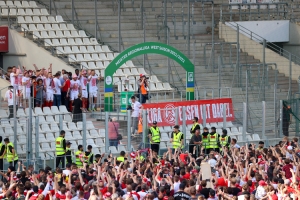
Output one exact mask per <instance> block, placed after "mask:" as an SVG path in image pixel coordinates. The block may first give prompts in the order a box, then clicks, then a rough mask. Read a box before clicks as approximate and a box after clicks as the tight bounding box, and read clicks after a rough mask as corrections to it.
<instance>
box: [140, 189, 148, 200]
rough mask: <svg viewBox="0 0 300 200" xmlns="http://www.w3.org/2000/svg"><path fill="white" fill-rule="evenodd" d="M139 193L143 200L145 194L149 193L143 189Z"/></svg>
mask: <svg viewBox="0 0 300 200" xmlns="http://www.w3.org/2000/svg"><path fill="white" fill-rule="evenodd" d="M138 194H139V195H140V200H143V199H144V198H145V196H146V195H147V193H146V192H143V191H140V192H138Z"/></svg>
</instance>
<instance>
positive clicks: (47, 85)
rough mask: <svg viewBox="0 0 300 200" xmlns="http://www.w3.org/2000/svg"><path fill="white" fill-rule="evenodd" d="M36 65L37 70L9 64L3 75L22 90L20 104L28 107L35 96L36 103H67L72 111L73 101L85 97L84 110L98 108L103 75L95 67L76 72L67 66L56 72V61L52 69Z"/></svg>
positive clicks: (42, 104)
mask: <svg viewBox="0 0 300 200" xmlns="http://www.w3.org/2000/svg"><path fill="white" fill-rule="evenodd" d="M34 67H35V70H26V68H25V67H20V66H18V67H15V66H14V67H8V69H7V73H6V74H4V75H2V76H3V77H4V78H5V79H6V80H8V81H10V83H11V86H13V87H14V88H15V89H16V91H17V92H18V95H17V96H18V99H17V100H18V106H19V107H28V98H29V97H34V103H35V106H39V107H44V106H49V107H50V106H53V105H54V106H60V105H65V106H66V107H67V109H68V110H69V111H72V104H73V101H74V100H75V99H77V98H81V100H82V111H83V112H87V111H88V109H89V110H96V109H97V108H96V102H97V92H98V86H97V83H98V81H99V80H100V79H101V76H100V75H98V74H96V73H95V70H79V69H76V70H75V72H74V73H73V74H72V72H67V71H66V70H64V69H62V70H61V71H58V72H55V73H53V72H52V64H50V67H49V68H48V69H45V68H41V69H39V68H38V67H37V66H36V65H34ZM89 98H90V99H89ZM89 100H90V105H88V104H89Z"/></svg>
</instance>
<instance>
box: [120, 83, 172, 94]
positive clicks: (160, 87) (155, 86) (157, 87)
mask: <svg viewBox="0 0 300 200" xmlns="http://www.w3.org/2000/svg"><path fill="white" fill-rule="evenodd" d="M117 85H118V92H123V91H125V90H127V91H131V92H134V91H137V89H138V85H137V83H135V84H134V83H129V84H126V83H121V82H119V83H117ZM165 90H168V91H170V90H173V88H171V86H170V84H169V83H162V82H156V83H153V82H150V84H149V91H150V93H151V92H157V91H165Z"/></svg>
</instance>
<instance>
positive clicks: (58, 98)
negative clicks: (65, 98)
mask: <svg viewBox="0 0 300 200" xmlns="http://www.w3.org/2000/svg"><path fill="white" fill-rule="evenodd" d="M60 103H61V95H60V94H54V95H53V106H57V107H59V106H60Z"/></svg>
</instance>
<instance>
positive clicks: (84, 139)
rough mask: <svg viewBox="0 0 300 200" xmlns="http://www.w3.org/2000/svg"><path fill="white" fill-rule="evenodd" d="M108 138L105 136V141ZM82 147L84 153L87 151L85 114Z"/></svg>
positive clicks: (84, 116) (84, 115) (83, 116)
mask: <svg viewBox="0 0 300 200" xmlns="http://www.w3.org/2000/svg"><path fill="white" fill-rule="evenodd" d="M79 115H80V114H79ZM105 126H106V124H105ZM107 130H108V129H107ZM105 132H108V131H105ZM106 138H108V136H105V140H106ZM105 143H106V141H105ZM82 145H83V151H86V114H85V113H82Z"/></svg>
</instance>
